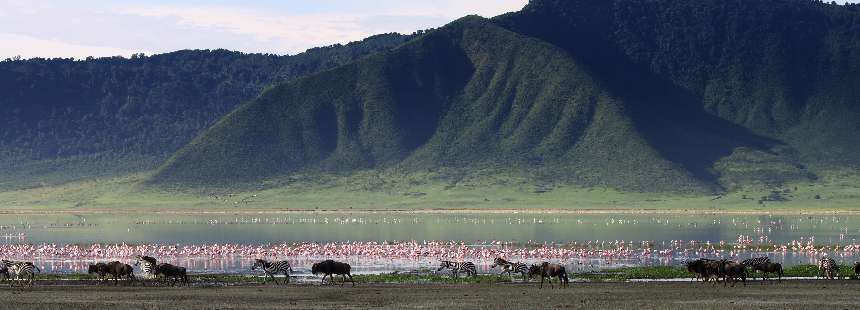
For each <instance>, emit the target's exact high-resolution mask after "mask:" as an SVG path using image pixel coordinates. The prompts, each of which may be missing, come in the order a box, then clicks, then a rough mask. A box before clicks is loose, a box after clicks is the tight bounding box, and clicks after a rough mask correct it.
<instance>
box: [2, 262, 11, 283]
mask: <svg viewBox="0 0 860 310" xmlns="http://www.w3.org/2000/svg"><path fill="white" fill-rule="evenodd" d="M0 275H2V276H3V280H4V281H5V280H9V279H10V278H12V275H11V274H9V267H6V265H3V264H0Z"/></svg>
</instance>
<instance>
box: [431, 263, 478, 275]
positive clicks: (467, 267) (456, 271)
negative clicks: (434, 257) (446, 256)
mask: <svg viewBox="0 0 860 310" xmlns="http://www.w3.org/2000/svg"><path fill="white" fill-rule="evenodd" d="M442 269H451V274H452V275H453V276H454V278H459V277H460V272H465V273H466V276H473V277H477V276H478V269H477V268H475V264H474V263H472V262H452V261H447V260H443V261H442V263H441V264H440V265H439V269H436V272H439V271H442Z"/></svg>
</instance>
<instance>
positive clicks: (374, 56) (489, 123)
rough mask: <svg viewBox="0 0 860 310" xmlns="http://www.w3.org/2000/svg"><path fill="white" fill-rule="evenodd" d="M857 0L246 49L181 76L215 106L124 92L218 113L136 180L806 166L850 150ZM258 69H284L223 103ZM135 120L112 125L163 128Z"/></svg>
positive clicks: (536, 11)
mask: <svg viewBox="0 0 860 310" xmlns="http://www.w3.org/2000/svg"><path fill="white" fill-rule="evenodd" d="M858 11H860V10H858V6H855V5H845V6H842V5H835V4H826V3H823V2H820V1H811V0H702V1H672V0H564V1H562V0H532V1H530V3H529V4H528V5H527V6H526V7H525V8H524V9H523V10H521V11H519V12H513V13H509V14H505V15H502V16H498V17H495V18H492V19H484V18H481V17H476V16H469V17H465V18H462V19H460V20H457V21H454V22H452V23H451V24H449V25H446V26H444V27H441V28H439V29H436V30H432V31H428V32H426V33H423V34H420V35H417V36H414V37H395V38H388V40H386V41H385V42H391V43H392V44H378V45H374V46H376V48H374V49H368V50H367V52H366V53H357V54H358V55H361V56H364V55H369V56H366V57H347V58H341V59H340V60H339V61H334V62H332V65H327V66H315V67H312V68H311V69H306V70H301V71H300V72H301V73H302V74H291V75H288V77H289V78H285V79H277V78H272V76H275V77H277V76H279V74H278V73H277V72H281V71H278V70H282V69H272V68H270V67H269V66H268V65H265V64H261V65H255V66H251V67H246V66H244V65H242V66H240V67H241V68H242V71H240V72H244V73H242V74H236V73H230V72H228V73H225V76H229V77H230V79H235V78H236V76H237V75H238V76H250V77H251V78H249V80H251V81H254V82H251V83H220V84H215V85H212V84H205V83H204V84H200V85H197V86H195V87H196V88H194V89H198V90H201V91H202V90H205V89H212V87H215V86H216V85H217V86H218V87H219V88H218V89H222V88H223V91H225V92H227V93H228V94H232V93H237V94H241V95H233V96H231V97H225V96H218V97H217V98H212V97H205V96H204V97H196V96H194V95H193V94H188V95H187V96H185V97H182V98H185V99H180V100H177V102H178V101H182V102H186V101H185V100H186V99H187V100H188V101H187V102H196V101H194V100H200V102H204V103H208V102H211V101H213V100H214V101H218V102H222V101H223V103H221V104H216V105H215V106H217V107H219V109H210V108H208V107H209V106H208V105H206V104H197V105H194V106H185V105H174V104H168V105H165V106H164V107H163V109H164V110H163V111H166V112H163V113H161V112H159V113H155V114H153V113H151V111H150V110H141V109H132V111H136V112H135V113H137V114H135V115H141V117H142V121H141V122H139V123H131V124H138V126H140V127H141V128H143V127H146V126H145V125H146V124H150V123H152V122H155V123H159V122H164V124H168V125H169V126H174V127H171V128H180V130H185V129H182V128H186V127H185V126H187V125H185V124H186V122H185V120H184V117H183V116H182V115H196V114H195V113H204V114H205V115H206V117H192V119H194V120H196V121H195V122H194V123H193V124H195V125H194V126H188V127H187V128H188V129H187V130H185V131H182V132H187V133H188V134H189V135H190V134H196V132H198V129H199V128H201V126H208V124H209V123H208V121H210V120H214V119H215V118H214V117H215V116H216V115H218V114H221V113H222V112H223V113H226V116H223V117H221V118H220V119H219V120H218V121H217V122H215V123H214V125H212V126H211V127H209V128H208V129H207V130H205V131H203V132H202V134H200V135H198V136H197V137H196V138H194V139H193V140H192V141H191V142H190V143H187V144H185V142H186V141H187V140H186V139H185V138H181V139H177V140H175V141H174V140H171V141H169V143H168V144H167V145H168V146H167V147H164V148H162V149H159V148H155V149H156V150H162V151H171V150H173V149H175V148H178V151H176V152H175V153H174V154H173V155H171V156H170V157H169V159H168V160H167V161H166V162H164V163H163V164H162V165H161V166H160V168H158V170H157V171H156V172H155V173H154V174H153V176H152V177H151V178H150V179H149V180H148V181H147V183H148V184H149V185H151V186H155V187H159V188H174V189H176V188H179V189H184V188H206V187H214V186H217V187H223V186H226V187H238V186H244V185H248V184H260V183H262V182H267V181H269V180H278V179H280V178H284V177H289V176H291V175H325V174H336V175H347V176H348V175H350V174H354V173H359V172H364V171H389V172H395V173H396V174H409V173H421V172H426V171H455V172H456V173H455V175H462V174H470V173H471V174H481V175H486V174H490V175H493V174H500V175H501V174H505V175H511V174H515V175H520V176H524V177H526V178H532V179H540V182H546V180H550V181H551V182H557V183H566V184H577V185H580V186H601V187H613V188H617V189H621V190H631V191H658V192H698V193H703V192H714V191H723V190H733V189H737V188H742V187H745V186H748V185H767V186H771V185H779V184H783V183H786V182H792V181H813V180H815V179H816V178H817V175H818V174H819V173H820V172H823V171H828V170H833V169H836V170H839V169H855V168H856V167H860V135H858V132H860V121H858V120H860V102H859V101H860V12H858ZM400 39H402V41H401V40H400ZM394 43H396V44H394ZM395 45H396V46H397V47H396V48H393V49H391V47H392V46H395ZM151 59H155V57H152V58H151ZM131 61H134V60H131ZM0 67H2V66H0ZM276 67H277V66H276ZM198 68H199V66H198ZM278 68H283V66H281V67H278ZM291 68H295V67H291ZM260 70H262V72H264V73H260ZM273 70H274V71H273ZM295 70H298V69H295ZM272 72H275V73H272ZM73 73H75V71H74V70H72V71H71V72H70V73H69V74H73ZM263 77H266V78H263ZM228 80H229V79H228ZM267 83H278V84H277V85H276V86H274V87H271V88H268V89H266V90H265V91H263V92H262V94H260V95H259V96H257V97H256V98H255V99H253V100H250V101H248V102H245V103H243V104H241V105H239V106H238V107H236V108H235V109H234V110H232V111H231V112H229V113H228V112H226V111H227V110H228V109H231V108H232V107H233V106H232V105H231V104H230V103H227V102H228V101H229V102H233V104H236V103H239V102H241V100H234V99H240V98H251V95H250V94H251V93H254V92H255V91H256V90H258V89H260V88H262V87H260V85H267ZM233 87H236V88H233ZM8 91H10V92H13V91H14V89H10V90H8ZM4 92H6V90H4ZM149 92H150V94H152V91H151V90H149ZM96 93H100V92H99V91H96ZM61 94H63V93H61ZM180 94H181V93H180ZM65 95H69V96H75V94H74V93H71V92H66V93H65ZM122 97H124V98H126V100H124V101H123V102H125V104H124V105H127V104H129V102H131V103H133V102H136V101H135V99H129V98H137V97H135V96H131V97H130V96H128V95H123V96H122ZM155 98H158V97H157V96H156V97H155ZM0 100H2V99H0ZM124 105H122V106H120V108H123V107H124ZM201 107H207V108H201ZM4 108H5V107H4ZM132 108H133V107H132ZM130 109H131V108H130ZM117 114H118V115H121V114H122V113H119V111H117ZM222 115H223V114H222ZM219 117H220V116H219ZM61 119H62V118H61ZM180 119H181V120H180ZM82 122H83V123H84V124H90V122H86V121H83V120H82ZM36 124H40V123H39V122H36ZM39 126H40V125H39ZM177 126H178V127H177ZM27 128H32V126H31V127H27ZM37 128H42V127H37ZM63 128H65V127H63ZM72 128H77V127H74V126H72ZM123 130H129V131H130V133H137V132H139V131H138V130H137V129H134V127H131V128H123ZM141 130H145V129H141ZM40 132H42V131H40ZM168 132H173V131H168ZM19 136H20V135H19ZM84 136H86V135H84ZM25 137H26V136H25ZM130 137H131V138H126V139H123V138H121V137H113V136H112V138H116V139H120V140H118V141H126V143H131V145H135V146H138V147H143V149H150V147H149V146H152V145H162V143H163V142H159V141H160V140H157V139H156V140H148V141H155V142H154V143H151V144H148V143H141V142H140V140H139V139H138V138H136V136H135V135H133V134H132V135H130ZM145 137H148V139H150V138H158V137H163V136H161V135H158V134H147V135H145ZM182 137H188V135H183V136H182ZM4 139H8V138H4ZM25 140H26V141H42V140H38V139H34V140H29V138H28V139H25ZM39 143H42V142H39ZM85 145H89V144H85ZM98 145H100V146H102V147H104V148H106V149H110V150H113V149H115V148H116V145H122V144H117V143H108V144H98ZM179 145H184V146H182V147H179ZM60 148H62V147H60ZM30 149H34V148H30ZM140 152H143V150H141V151H140ZM37 154H39V153H37ZM51 154H53V153H51ZM443 177H444V176H443ZM451 177H452V178H455V177H456V176H451Z"/></svg>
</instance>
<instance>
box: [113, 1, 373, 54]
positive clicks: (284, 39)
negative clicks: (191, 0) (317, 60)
mask: <svg viewBox="0 0 860 310" xmlns="http://www.w3.org/2000/svg"><path fill="white" fill-rule="evenodd" d="M120 13H122V14H127V15H137V16H142V17H150V18H158V19H161V20H167V21H170V20H171V19H175V21H176V26H178V27H184V28H192V29H195V30H197V31H216V32H226V33H231V34H236V35H242V36H248V37H250V38H252V39H253V40H255V41H257V42H268V43H274V45H275V46H276V47H278V48H279V49H281V51H280V52H282V53H283V52H298V51H303V50H304V49H307V48H310V47H313V46H308V45H309V44H314V43H316V44H331V43H336V42H344V41H349V40H356V39H358V38H362V37H365V36H368V35H371V34H370V33H367V32H366V31H362V30H361V29H360V28H359V27H358V21H359V20H360V16H357V15H349V14H329V15H295V16H280V15H273V14H270V13H266V12H262V11H259V10H251V9H241V8H232V7H178V6H148V7H129V8H124V9H122V10H121V11H120Z"/></svg>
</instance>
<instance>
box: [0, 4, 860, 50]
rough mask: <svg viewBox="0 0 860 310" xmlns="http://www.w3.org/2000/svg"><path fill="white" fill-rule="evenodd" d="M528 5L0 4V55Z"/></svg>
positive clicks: (263, 44)
mask: <svg viewBox="0 0 860 310" xmlns="http://www.w3.org/2000/svg"><path fill="white" fill-rule="evenodd" d="M857 1H860V0H852V1H848V2H857ZM527 2H528V0H260V1H250V0H247V1H237V0H209V1H202V0H187V1H168V0H138V1H131V0H112V1H108V0H75V1H49V0H0V59H5V58H11V57H15V56H21V57H22V58H32V57H44V58H53V57H63V58H68V57H74V58H78V59H81V58H86V57H87V56H96V57H103V56H117V55H120V56H126V57H127V56H130V55H131V54H133V53H144V54H147V55H152V54H157V53H166V52H171V51H176V50H181V49H218V48H224V49H229V50H236V51H242V52H248V53H271V54H281V55H282V54H297V53H300V52H303V51H305V50H307V49H309V48H312V47H318V46H325V45H331V44H335V43H348V42H351V41H357V40H361V39H363V38H366V37H368V36H371V35H374V34H379V33H388V32H399V33H412V32H414V31H416V30H419V29H427V28H435V27H439V26H442V25H444V24H447V23H448V22H451V21H453V20H455V19H457V18H460V17H463V16H465V15H469V14H477V15H481V16H484V17H492V16H496V15H499V14H502V13H506V12H512V11H518V10H519V9H521V8H522V7H523V6H525V5H526V3H527ZM837 2H839V3H845V2H846V1H845V0H841V1H837Z"/></svg>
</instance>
